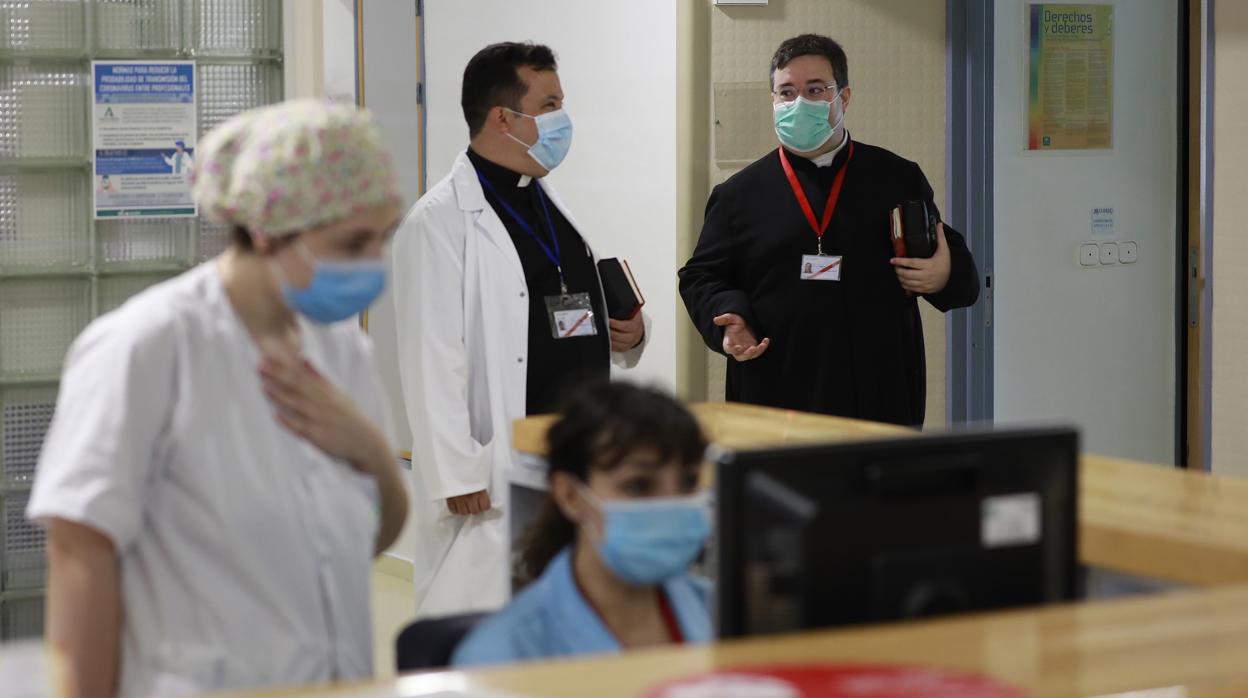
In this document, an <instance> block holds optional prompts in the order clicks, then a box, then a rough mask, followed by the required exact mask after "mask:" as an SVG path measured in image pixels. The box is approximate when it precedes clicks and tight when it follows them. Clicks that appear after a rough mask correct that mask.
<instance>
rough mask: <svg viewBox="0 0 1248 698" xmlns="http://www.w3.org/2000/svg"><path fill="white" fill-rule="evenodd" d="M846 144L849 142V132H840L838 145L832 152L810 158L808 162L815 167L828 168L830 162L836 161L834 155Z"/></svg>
mask: <svg viewBox="0 0 1248 698" xmlns="http://www.w3.org/2000/svg"><path fill="white" fill-rule="evenodd" d="M848 142H849V131H842V132H841V144H840V145H838V146H836V147H835V148H833V149H832V150H829V151H828V152H826V153H824V154H823V155H818V156H816V157H813V158H810V161H811V162H813V163H815V166H816V167H830V166H831V165H832V161H833V160H835V159H836V154H837V153H839V152H841V149H842V148H844V147H845V144H846V143H848Z"/></svg>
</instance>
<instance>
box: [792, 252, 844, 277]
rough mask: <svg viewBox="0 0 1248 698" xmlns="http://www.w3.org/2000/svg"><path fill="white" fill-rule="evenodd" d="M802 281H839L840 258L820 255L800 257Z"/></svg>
mask: <svg viewBox="0 0 1248 698" xmlns="http://www.w3.org/2000/svg"><path fill="white" fill-rule="evenodd" d="M801 279H802V281H840V280H841V258H840V257H839V256H836V257H833V256H830V255H821V254H804V255H802V269H801Z"/></svg>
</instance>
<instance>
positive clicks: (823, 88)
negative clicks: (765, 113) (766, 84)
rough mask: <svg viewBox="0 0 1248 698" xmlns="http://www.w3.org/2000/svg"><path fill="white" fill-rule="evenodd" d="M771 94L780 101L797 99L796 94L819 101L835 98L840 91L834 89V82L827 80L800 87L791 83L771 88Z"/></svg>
mask: <svg viewBox="0 0 1248 698" xmlns="http://www.w3.org/2000/svg"><path fill="white" fill-rule="evenodd" d="M829 93H831V97H829ZM772 94H773V95H776V96H777V97H779V98H780V101H781V102H792V101H793V100H795V99H797V97H798V95H801V96H802V97H805V98H806V99H809V100H811V101H812V102H819V101H822V100H825V99H827V100H829V101H831V99H835V98H836V96H837V95H838V94H840V91H839V90H837V89H836V83H834V82H829V83H825V84H822V85H819V84H814V85H807V86H806V87H803V88H801V89H798V88H796V87H793V86H791V85H786V86H784V87H781V88H780V89H778V90H773V91H772Z"/></svg>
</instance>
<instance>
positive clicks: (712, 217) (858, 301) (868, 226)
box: [680, 34, 979, 425]
mask: <svg viewBox="0 0 1248 698" xmlns="http://www.w3.org/2000/svg"><path fill="white" fill-rule="evenodd" d="M847 63H848V61H847V59H846V56H845V52H844V50H843V49H842V48H841V47H840V45H839V44H837V43H836V42H835V41H833V40H832V39H829V38H827V37H823V36H817V35H813V34H806V35H802V36H798V37H795V38H792V39H789V40H787V41H785V42H784V43H783V44H781V45H780V48H779V49H778V50H777V51H776V54H775V56H774V57H773V58H772V62H771V84H772V103H773V108H774V110H775V120H776V135H777V137H778V138H779V140H780V143H781V148H780V149H778V150H775V151H773V152H771V153H769V154H767V155H766V156H764V157H763V158H761V159H760V160H758V161H756V162H754V163H752V164H750V165H749V166H748V167H746V168H745V169H743V170H741V171H740V172H738V173H737V174H735V175H733V176H732V177H730V178H729V179H728V181H726V182H724V183H723V184H720V185H719V186H717V187H715V189H714V190H713V191H712V192H711V197H710V200H709V201H708V202H707V205H706V219H705V222H704V223H703V227H702V234H701V236H700V237H699V239H698V244H697V247H696V248H695V249H694V252H693V256H692V257H691V258H690V259H689V262H688V263H687V264H686V265H685V266H684V268H682V269H681V270H680V294H681V297H682V298H683V299H684V301H685V307H686V308H688V310H689V315H690V317H691V318H692V319H693V322H694V324H695V325H697V327H698V330H699V331H700V332H701V333H702V337H703V339H704V340H705V341H706V344H707V346H709V347H710V348H711V349H713V350H715V351H719V352H721V353H723V354H725V355H727V356H729V357H730V358H732V359H735V360H734V361H729V362H728V384H727V399H728V400H730V401H735V402H748V403H754V404H759V405H770V406H774V407H783V408H789V409H795V410H803V411H808V412H820V413H824V414H832V415H840V416H845V417H855V418H859V419H868V420H873V421H880V422H892V423H895V424H907V425H921V424H922V423H923V417H924V410H925V401H926V372H927V367H926V360H925V355H924V352H923V327H922V324H921V321H920V319H919V306H918V299H919V298H920V297H922V298H924V299H926V300H927V302H928V303H930V304H931V305H932V306H934V307H936V308H937V309H939V310H941V311H942V312H943V311H948V310H951V309H954V308H963V307H966V306H969V305H971V304H972V303H974V302H975V300H976V299H977V298H978V297H979V274H978V272H977V271H976V269H975V261H974V260H973V259H972V258H971V253H970V251H969V250H967V247H966V241H965V239H964V238H963V237H962V235H961V234H960V233H958V232H957V231H955V230H953V229H952V228H948V227H946V226H944V225H941V226H938V228H937V249H936V253H935V254H934V255H933V256H932V257H931V258H930V259H918V258H899V257H895V256H894V253H893V246H892V242H891V239H890V230H891V227H890V216H891V212H892V209H893V208H895V207H896V206H897V205H898V204H900V203H902V202H905V201H914V200H922V201H925V202H927V205H928V207H929V208H930V210H933V211H935V210H936V208H935V202H934V201H933V200H932V197H933V194H932V187H931V185H929V184H928V182H927V178H926V177H925V176H924V175H923V172H922V170H920V169H919V166H918V165H917V164H915V163H913V162H910V161H909V160H905V159H903V158H901V157H899V156H897V155H895V154H893V153H891V152H889V151H887V150H884V149H883V148H878V147H876V146H872V145H867V144H866V143H859V142H855V141H854V140H853V139H852V138H851V137H850V135H849V132H848V131H847V130H846V129H845V128H844V123H843V122H844V115H845V110H846V109H847V108H848V107H849V102H850V96H851V95H850V88H849V70H848V65H847ZM807 265H810V266H807Z"/></svg>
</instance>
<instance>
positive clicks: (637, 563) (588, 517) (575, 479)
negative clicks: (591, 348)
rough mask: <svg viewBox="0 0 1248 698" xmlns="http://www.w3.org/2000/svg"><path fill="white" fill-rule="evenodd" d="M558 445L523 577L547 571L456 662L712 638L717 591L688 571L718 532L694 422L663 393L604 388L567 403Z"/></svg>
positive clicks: (556, 433)
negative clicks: (702, 488)
mask: <svg viewBox="0 0 1248 698" xmlns="http://www.w3.org/2000/svg"><path fill="white" fill-rule="evenodd" d="M549 442H550V453H549V462H550V475H549V484H550V494H549V499H548V501H547V503H546V509H545V511H544V512H543V513H542V514H541V516H540V517H539V519H538V520H537V522H536V523H535V524H534V527H533V528H532V530H531V531H530V532H529V539H528V545H527V549H526V550H525V552H524V556H523V560H522V562H521V566H522V569H521V570H520V571H521V573H522V575H525V576H529V577H531V576H534V575H540V576H537V579H536V580H535V581H533V582H532V583H531V584H530V585H529V586H528V587H527V588H526V589H525V590H524V591H522V592H521V593H520V594H519V595H517V596H516V598H515V599H513V600H512V602H511V603H510V604H509V605H508V606H506V607H505V608H504V609H503V610H502V611H499V612H498V613H497V614H495V615H493V616H490V617H489V618H487V619H486V620H485V621H483V622H482V623H481V624H480V625H478V626H477V627H476V628H474V629H473V631H472V632H471V633H470V634H469V635H468V637H466V638H465V639H464V641H463V642H462V643H461V644H460V646H459V647H458V648H457V649H456V651H455V655H454V658H453V660H452V662H453V664H455V665H456V666H468V665H475V664H494V663H503V662H516V661H523V660H533V659H545V658H551V657H566V656H570V655H578V654H595V653H607V652H619V651H621V650H626V649H633V648H638V647H649V646H653V645H663V644H669V643H683V642H690V643H693V642H706V641H708V640H710V639H711V621H710V613H709V610H708V600H707V596H708V585H707V583H706V580H704V579H700V578H695V577H693V576H690V575H689V574H688V569H689V565H690V564H691V563H692V562H693V561H694V560H695V559H696V558H697V556H698V554H699V553H700V552H701V551H702V549H703V547H704V546H705V544H706V540H707V538H708V536H709V534H710V513H709V507H708V499H707V498H706V497H705V496H704V495H700V494H697V486H698V477H699V473H700V471H701V468H702V460H703V453H704V451H705V450H706V440H705V438H704V437H703V435H702V431H701V429H700V428H699V426H698V423H697V421H696V420H695V419H694V417H693V415H692V414H690V413H689V411H688V410H686V409H685V408H684V407H683V406H681V405H680V404H679V403H678V402H676V400H674V399H673V398H671V397H669V396H667V395H666V394H663V393H661V392H658V391H656V390H651V389H646V388H639V387H634V386H630V385H627V384H622V383H616V384H611V385H602V386H597V387H594V388H591V389H589V390H587V391H585V392H582V393H580V394H579V396H577V397H576V398H574V399H573V400H572V401H571V402H569V403H568V404H567V406H566V409H565V410H564V412H563V416H562V418H561V419H560V420H559V421H558V422H557V423H556V424H555V425H554V426H553V427H551V429H550V433H549Z"/></svg>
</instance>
